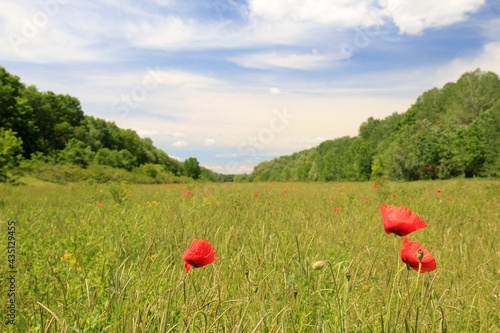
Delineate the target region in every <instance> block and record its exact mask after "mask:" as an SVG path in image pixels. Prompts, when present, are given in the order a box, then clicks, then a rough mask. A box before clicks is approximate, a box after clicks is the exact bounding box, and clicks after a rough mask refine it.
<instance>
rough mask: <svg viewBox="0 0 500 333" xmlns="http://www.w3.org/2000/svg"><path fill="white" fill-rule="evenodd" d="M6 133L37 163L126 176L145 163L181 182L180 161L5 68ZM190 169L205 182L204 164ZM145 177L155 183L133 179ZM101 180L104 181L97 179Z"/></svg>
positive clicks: (0, 107) (0, 91) (0, 84)
mask: <svg viewBox="0 0 500 333" xmlns="http://www.w3.org/2000/svg"><path fill="white" fill-rule="evenodd" d="M1 128H3V129H7V130H12V131H14V132H16V133H17V134H16V136H17V137H18V138H20V139H21V140H22V150H21V151H22V153H23V156H24V157H25V158H26V159H30V158H32V157H35V158H36V161H42V162H43V161H47V162H50V163H52V162H54V161H57V162H58V163H69V164H74V165H77V166H81V167H89V166H90V165H92V164H99V165H104V166H111V167H113V168H119V169H124V170H127V171H132V170H134V169H135V168H137V167H140V166H142V165H144V164H156V165H158V168H160V169H162V170H165V172H166V174H167V175H174V176H175V177H174V180H176V181H177V180H178V179H179V176H181V174H182V173H183V171H184V169H183V166H182V164H181V163H180V162H179V161H176V160H174V159H172V158H170V157H169V156H168V155H167V154H166V153H165V152H164V151H162V150H161V149H158V148H156V147H155V146H154V145H153V142H152V141H151V140H150V139H148V138H145V139H142V138H140V137H139V135H138V134H137V133H136V132H134V131H132V130H130V129H121V128H119V127H118V126H116V124H115V123H113V122H108V121H105V120H102V119H98V118H94V117H91V116H85V115H84V113H83V111H82V109H81V106H80V102H79V101H78V99H76V98H74V97H71V96H68V95H58V94H54V93H53V92H50V91H49V92H39V91H38V90H37V89H36V87H34V86H29V87H26V86H25V85H24V84H23V83H21V82H20V80H19V78H18V77H17V76H13V75H11V74H9V73H8V72H7V71H5V69H4V68H3V67H0V129H1ZM45 168H46V166H45V167H44V169H45ZM59 169H64V167H62V168H59ZM189 170H190V171H189V172H192V173H193V176H194V177H196V178H198V177H200V175H201V169H200V168H199V165H198V168H196V167H194V168H190V169H189ZM54 172H56V173H57V172H58V170H55V171H54ZM44 173H45V171H44ZM205 173H206V176H207V177H206V179H211V180H214V179H216V178H221V179H227V177H222V176H221V175H217V174H215V173H210V172H208V171H205ZM143 175H146V177H147V178H149V179H150V180H151V178H150V177H149V176H147V174H140V173H139V174H136V176H133V175H132V176H129V177H128V178H129V179H132V178H134V177H138V178H139V179H141V180H140V182H144V180H145V179H144V178H143V177H142V176H143ZM107 177H108V176H105V177H104V178H107ZM120 177H121V176H120ZM190 177H192V176H191V175H190ZM49 178H50V177H49ZM76 178H77V179H80V178H81V177H79V176H78V177H76ZM98 178H99V179H102V178H103V177H101V176H100V175H98ZM153 178H155V177H153ZM63 179H67V177H63ZM161 179H162V180H165V179H169V176H165V177H163V176H161V177H159V178H158V179H155V181H161ZM149 182H150V181H149Z"/></svg>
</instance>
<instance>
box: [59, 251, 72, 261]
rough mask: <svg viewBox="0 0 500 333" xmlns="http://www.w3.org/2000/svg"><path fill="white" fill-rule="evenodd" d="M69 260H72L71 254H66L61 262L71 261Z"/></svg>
mask: <svg viewBox="0 0 500 333" xmlns="http://www.w3.org/2000/svg"><path fill="white" fill-rule="evenodd" d="M69 258H71V253H69V252H66V253H64V255H63V256H62V257H61V261H66V260H69Z"/></svg>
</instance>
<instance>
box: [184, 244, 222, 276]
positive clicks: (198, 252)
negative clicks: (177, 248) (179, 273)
mask: <svg viewBox="0 0 500 333" xmlns="http://www.w3.org/2000/svg"><path fill="white" fill-rule="evenodd" d="M214 255H215V249H214V247H213V246H212V244H210V242H209V241H207V240H204V239H194V240H193V242H192V243H191V245H190V246H189V248H188V249H187V250H186V252H185V253H184V255H183V256H182V260H184V261H185V262H186V264H185V267H186V272H189V270H190V269H191V268H193V267H195V268H198V267H203V266H206V265H208V264H211V263H212V262H214V260H216V259H218V258H215V257H214Z"/></svg>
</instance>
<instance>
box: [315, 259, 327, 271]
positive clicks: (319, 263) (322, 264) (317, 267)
mask: <svg viewBox="0 0 500 333" xmlns="http://www.w3.org/2000/svg"><path fill="white" fill-rule="evenodd" d="M326 265H328V261H325V260H320V261H316V262H315V263H314V264H312V269H314V270H315V271H318V270H320V269H323V268H324V267H325V266H326Z"/></svg>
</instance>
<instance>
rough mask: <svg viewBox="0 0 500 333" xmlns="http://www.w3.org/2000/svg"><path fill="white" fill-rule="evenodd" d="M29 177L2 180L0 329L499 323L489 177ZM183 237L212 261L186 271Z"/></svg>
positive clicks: (295, 328) (497, 208) (499, 276)
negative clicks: (384, 208) (400, 225)
mask: <svg viewBox="0 0 500 333" xmlns="http://www.w3.org/2000/svg"><path fill="white" fill-rule="evenodd" d="M37 185H38V186H20V187H7V186H2V187H0V191H1V192H0V193H1V197H0V208H1V214H0V230H2V234H1V236H0V239H1V241H2V243H3V244H5V245H6V244H7V223H8V221H16V235H15V236H16V265H17V275H16V290H17V298H16V307H17V308H16V323H15V325H14V326H13V325H6V324H5V322H6V320H5V318H6V316H5V314H7V310H6V306H4V305H6V304H7V303H8V299H7V294H8V288H9V287H8V283H7V282H6V280H5V279H3V276H2V280H0V283H1V285H0V287H1V288H0V289H1V290H0V293H1V294H0V301H1V304H2V307H1V309H2V310H1V311H2V313H1V315H2V322H1V324H0V328H1V330H2V331H6V330H7V331H9V330H11V331H14V330H16V329H17V331H19V332H188V331H189V332H314V331H317V332H499V331H500V329H499V327H500V319H499V318H500V286H499V281H500V252H499V247H498V246H499V242H498V235H499V233H500V223H499V222H500V182H498V181H465V180H454V181H446V182H415V183H389V184H384V185H380V186H378V187H373V183H350V184H348V183H346V184H331V183H329V184H325V183H323V184H318V183H314V184H312V183H311V184H302V183H274V184H269V183H262V184H228V185H218V184H203V185H197V187H193V186H192V185H190V186H191V188H189V189H188V188H186V187H185V186H183V185H148V186H139V185H134V186H127V185H120V184H112V185H99V186H96V185H89V184H79V185H66V186H61V185H56V186H43V185H40V184H37ZM438 188H439V189H440V190H441V191H440V193H438V192H437V189H438ZM187 190H190V191H191V194H187V195H183V194H186V191H187ZM99 204H100V205H99ZM381 204H393V205H405V206H407V207H409V208H410V209H412V210H413V211H415V212H417V213H418V214H419V215H420V217H421V218H422V219H423V220H425V221H426V222H427V224H428V228H426V229H423V230H420V231H417V232H415V233H413V234H411V235H409V236H408V237H409V238H410V239H411V240H415V241H418V242H420V243H422V244H424V246H425V247H426V248H427V249H429V250H430V251H431V252H432V253H433V255H434V256H435V258H436V261H437V265H438V268H437V269H436V270H435V271H433V272H431V273H425V274H420V275H419V274H418V273H417V272H415V271H407V270H406V268H405V266H404V264H403V263H402V262H401V261H400V259H399V251H400V249H401V243H402V238H400V237H394V236H392V235H387V234H385V232H384V230H383V227H382V219H381V216H380V212H379V206H380V205H381ZM337 207H338V209H335V208H337ZM193 238H204V239H207V240H209V241H210V242H211V243H212V244H213V245H214V247H215V248H216V250H217V254H216V255H217V256H219V259H218V260H217V261H216V262H214V263H213V264H211V265H209V266H206V267H202V268H199V269H193V270H192V271H191V272H190V273H189V274H186V272H185V270H184V264H183V262H182V260H181V257H182V254H183V252H184V251H185V250H186V249H187V247H188V246H189V244H190V243H191V241H192V240H193ZM5 245H2V248H3V249H5V248H6V246H5ZM5 257H6V253H5V255H2V258H5ZM319 260H328V261H329V265H326V267H325V268H324V269H322V270H312V268H311V265H312V264H313V263H314V262H316V261H319ZM0 266H1V268H2V272H4V271H5V272H6V271H7V270H8V267H7V266H8V264H7V260H6V259H3V261H2V262H0Z"/></svg>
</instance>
